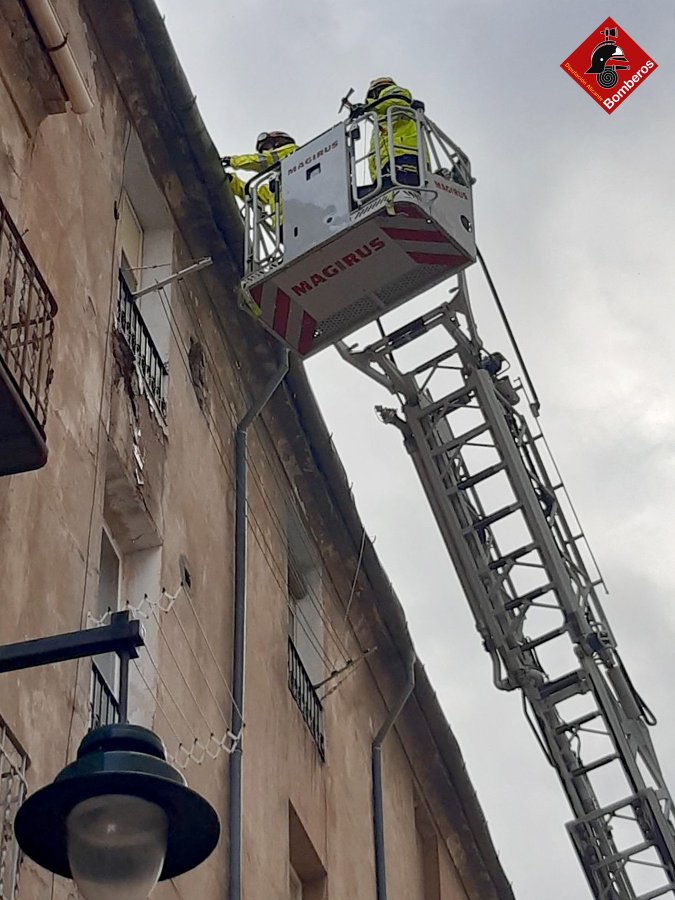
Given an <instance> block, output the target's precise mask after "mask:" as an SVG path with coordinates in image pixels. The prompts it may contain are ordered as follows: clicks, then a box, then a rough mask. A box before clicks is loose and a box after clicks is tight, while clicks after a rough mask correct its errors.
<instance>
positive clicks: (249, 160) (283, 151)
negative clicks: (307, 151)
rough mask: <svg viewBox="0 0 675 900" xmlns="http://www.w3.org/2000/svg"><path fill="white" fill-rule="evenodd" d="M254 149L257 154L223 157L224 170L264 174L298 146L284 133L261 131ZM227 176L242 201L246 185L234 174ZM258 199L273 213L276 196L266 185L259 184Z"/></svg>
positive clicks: (229, 173) (234, 191) (230, 173)
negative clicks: (241, 170)
mask: <svg viewBox="0 0 675 900" xmlns="http://www.w3.org/2000/svg"><path fill="white" fill-rule="evenodd" d="M255 148H256V150H257V153H244V154H242V155H240V156H223V158H222V163H223V165H224V166H225V168H232V169H243V170H245V171H247V172H264V171H265V169H269V168H270V167H271V166H273V165H275V164H276V163H278V162H281V160H282V159H284V158H285V157H286V156H290V155H291V153H293V152H294V151H295V150H297V149H298V145H297V144H296V143H295V141H294V140H293V138H292V137H291V136H290V134H287V133H286V132H285V131H263V132H262V134H259V135H258V138H257V140H256V144H255ZM227 175H228V180H229V182H230V187H231V188H232V192H233V193H234V195H235V197H239V199H240V200H244V199H245V195H246V183H245V182H244V181H243V180H242V179H241V178H240V177H239V176H238V175H237V174H236V172H228V173H227ZM277 184H278V180H277ZM258 197H259V198H260V200H261V202H262V203H264V205H265V206H266V207H268V208H269V209H270V210H271V211H272V212H274V210H275V208H276V205H277V201H276V196H275V194H274V193H273V192H272V191H271V190H270V188H269V187H268V186H267V185H266V184H261V185H260V187H259V188H258Z"/></svg>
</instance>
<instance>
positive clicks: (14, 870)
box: [0, 719, 30, 900]
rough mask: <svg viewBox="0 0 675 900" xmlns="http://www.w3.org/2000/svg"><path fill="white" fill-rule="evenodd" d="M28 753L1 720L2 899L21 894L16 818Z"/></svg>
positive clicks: (20, 800) (10, 898)
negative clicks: (15, 827) (15, 831)
mask: <svg viewBox="0 0 675 900" xmlns="http://www.w3.org/2000/svg"><path fill="white" fill-rule="evenodd" d="M29 765H30V763H29V760H28V755H27V754H26V752H25V751H24V750H23V748H22V747H21V745H20V744H19V742H18V741H17V740H16V738H15V737H14V735H13V734H12V733H11V731H10V730H9V728H8V727H7V725H6V724H5V723H4V722H3V721H2V720H1V719H0V814H1V815H2V827H1V828H0V900H15V898H16V897H17V896H18V893H19V869H20V867H21V859H22V854H21V850H20V849H19V845H18V844H17V842H16V838H15V837H14V817H15V815H16V812H17V810H18V808H19V807H20V806H21V804H22V803H23V801H24V797H25V796H26V770H27V769H28V766H29Z"/></svg>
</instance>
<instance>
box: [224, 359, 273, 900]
mask: <svg viewBox="0 0 675 900" xmlns="http://www.w3.org/2000/svg"><path fill="white" fill-rule="evenodd" d="M286 372H288V350H284V351H283V357H282V360H281V362H280V364H279V368H278V369H277V370H276V372H275V373H274V374H273V375H272V377H271V378H270V380H269V381H268V382H267V384H266V385H265V387H264V388H263V391H262V393H261V395H260V397H258V399H257V400H256V401H254V402H253V404H252V405H251V406H250V407H249V409H248V411H247V412H246V415H245V416H244V418H243V419H242V420H241V422H239V424H238V425H237V430H236V432H235V435H234V453H235V473H234V612H233V617H234V625H233V630H234V635H233V646H232V733H233V734H236V735H239V740H238V742H237V747H236V749H235V750H234V752H233V753H232V754H231V756H230V791H229V797H228V825H229V837H230V849H229V874H228V877H229V892H228V897H229V900H241V855H242V854H241V850H242V827H241V825H242V802H241V801H242V753H243V747H242V740H243V736H242V733H241V732H242V728H243V725H244V719H243V713H244V670H245V661H246V528H247V519H248V516H247V511H246V509H247V502H248V497H247V486H246V478H247V465H246V434H247V432H248V429H249V427H250V425H251V424H252V423H253V422H254V421H255V419H256V418H257V417H258V415H259V414H260V413H261V412H262V410H263V409H264V407H265V406H266V404H267V402H268V400H269V399H270V397H271V396H272V394H273V393H274V392H275V390H276V389H277V388H278V387H279V385H280V384H281V382H282V381H283V379H284V376H285V375H286Z"/></svg>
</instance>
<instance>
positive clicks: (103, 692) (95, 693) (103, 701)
mask: <svg viewBox="0 0 675 900" xmlns="http://www.w3.org/2000/svg"><path fill="white" fill-rule="evenodd" d="M89 710H90V717H89V723H90V724H89V727H90V728H98V727H99V726H100V725H112V724H114V723H115V722H119V718H120V706H119V702H118V700H117V697H116V696H115V695H114V693H113V692H112V691H111V690H110V688H109V687H108V682H107V681H106V680H105V678H104V677H103V675H102V674H101V672H100V671H99V668H98V666H97V665H96V663H92V664H91V692H90V699H89Z"/></svg>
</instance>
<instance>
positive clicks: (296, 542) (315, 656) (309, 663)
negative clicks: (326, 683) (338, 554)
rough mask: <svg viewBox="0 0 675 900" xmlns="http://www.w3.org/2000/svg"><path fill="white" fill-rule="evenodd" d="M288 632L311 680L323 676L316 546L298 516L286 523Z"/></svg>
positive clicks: (319, 581) (293, 515)
mask: <svg viewBox="0 0 675 900" xmlns="http://www.w3.org/2000/svg"><path fill="white" fill-rule="evenodd" d="M287 533H288V547H287V573H288V575H287V586H288V636H289V637H290V639H291V640H292V641H293V644H294V645H295V649H296V650H297V651H298V655H299V656H300V659H301V660H302V664H303V666H304V667H305V669H306V671H307V674H308V675H309V677H310V680H311V681H312V684H318V683H319V682H320V681H322V680H323V678H324V677H325V665H324V649H323V640H324V626H323V618H324V612H323V601H322V597H321V571H320V569H319V563H318V559H317V554H316V551H315V549H314V548H313V547H312V546H311V544H310V541H309V537H308V536H307V532H306V531H305V529H304V528H303V527H302V525H301V523H300V521H299V519H298V518H297V516H296V515H295V514H294V513H292V514H291V516H290V518H289V524H288V532H287Z"/></svg>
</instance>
